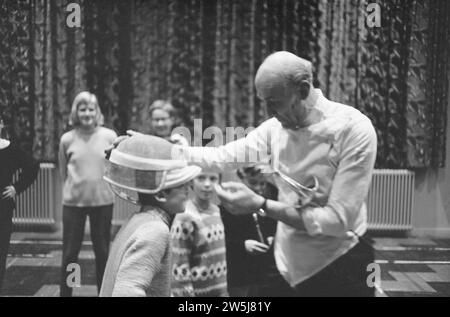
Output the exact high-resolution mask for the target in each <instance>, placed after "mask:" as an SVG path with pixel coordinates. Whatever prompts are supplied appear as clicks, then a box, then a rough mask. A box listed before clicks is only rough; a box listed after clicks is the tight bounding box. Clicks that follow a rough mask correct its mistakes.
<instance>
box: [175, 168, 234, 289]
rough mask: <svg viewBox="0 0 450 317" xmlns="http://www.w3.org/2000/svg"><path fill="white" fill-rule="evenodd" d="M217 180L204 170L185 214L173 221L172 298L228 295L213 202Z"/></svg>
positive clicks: (219, 222) (220, 230) (217, 212)
mask: <svg viewBox="0 0 450 317" xmlns="http://www.w3.org/2000/svg"><path fill="white" fill-rule="evenodd" d="M219 178H220V174H219V173H216V172H214V171H207V170H203V171H202V173H201V174H200V175H199V176H197V177H196V178H195V179H194V181H193V184H192V191H193V198H192V199H191V200H189V201H188V203H187V204H186V210H185V212H184V213H183V214H178V215H177V216H176V217H175V220H174V222H173V225H172V230H171V233H172V252H173V266H172V296H175V297H194V296H196V297H197V296H198V297H223V296H228V292H227V264H226V255H225V234H224V228H223V223H222V219H221V217H220V210H219V207H218V206H217V205H215V204H214V202H213V198H214V185H215V184H217V183H218V182H219Z"/></svg>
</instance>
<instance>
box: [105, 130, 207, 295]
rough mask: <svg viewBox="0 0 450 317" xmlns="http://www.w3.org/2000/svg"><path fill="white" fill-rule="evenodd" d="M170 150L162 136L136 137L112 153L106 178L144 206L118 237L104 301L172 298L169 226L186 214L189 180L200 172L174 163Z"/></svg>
mask: <svg viewBox="0 0 450 317" xmlns="http://www.w3.org/2000/svg"><path fill="white" fill-rule="evenodd" d="M172 146H173V145H172V144H171V143H170V142H168V141H166V140H164V139H161V138H158V137H154V136H148V135H137V136H133V137H131V138H129V139H127V140H125V141H123V142H121V143H120V144H119V146H118V147H117V148H116V149H114V150H112V152H111V154H110V157H109V162H108V166H107V171H106V174H105V177H104V178H105V180H106V181H107V182H108V183H110V185H111V187H112V188H113V190H114V192H115V193H116V194H117V195H119V196H120V197H122V198H126V199H128V200H131V201H134V202H136V203H138V204H140V205H141V208H140V211H139V212H138V213H135V214H133V215H132V216H131V217H130V219H129V221H128V222H127V223H126V224H125V225H124V226H123V227H122V229H121V230H120V231H119V233H118V234H117V236H116V239H115V241H114V243H113V246H112V250H111V252H110V255H109V258H108V263H107V266H106V270H105V275H104V278H103V284H102V289H101V292H100V296H102V297H109V296H121V297H122V296H133V297H141V296H154V297H156V296H166V297H167V296H170V263H171V242H170V241H171V238H170V227H171V224H172V221H173V218H174V216H175V215H176V214H177V213H181V212H183V211H184V210H185V204H186V201H187V199H188V192H189V182H190V181H191V180H192V179H194V178H195V177H196V176H197V175H198V174H199V173H200V172H201V169H200V168H199V167H197V166H187V164H186V162H184V161H181V160H174V159H172ZM133 195H134V197H132V196H133Z"/></svg>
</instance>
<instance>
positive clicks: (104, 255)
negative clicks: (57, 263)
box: [60, 205, 113, 297]
mask: <svg viewBox="0 0 450 317" xmlns="http://www.w3.org/2000/svg"><path fill="white" fill-rule="evenodd" d="M112 213H113V205H107V206H98V207H70V206H63V256H62V270H61V284H60V295H61V296H62V297H69V296H72V288H71V287H69V286H68V285H67V284H68V283H67V278H68V277H69V275H70V274H71V273H72V272H73V271H71V270H68V269H67V266H68V265H69V264H71V263H77V262H78V255H79V253H80V249H81V246H82V243H83V237H84V226H85V223H86V217H87V216H89V222H90V225H91V239H92V245H93V249H94V254H95V266H96V277H97V287H98V290H99V291H100V288H101V284H102V280H103V274H104V272H105V266H106V261H107V260H108V253H109V243H110V239H111V220H112ZM81 275H83V269H82V268H81Z"/></svg>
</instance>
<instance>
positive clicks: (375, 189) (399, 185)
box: [13, 163, 414, 231]
mask: <svg viewBox="0 0 450 317" xmlns="http://www.w3.org/2000/svg"><path fill="white" fill-rule="evenodd" d="M61 186H62V185H61V181H60V179H59V175H58V171H57V168H56V167H55V165H54V164H50V163H43V164H41V168H40V171H39V174H38V177H37V180H36V182H35V183H34V184H33V185H32V186H31V187H30V188H28V189H27V190H26V191H25V192H24V193H22V194H21V195H20V196H19V197H18V199H17V200H16V204H17V208H16V211H15V213H14V218H13V223H14V225H15V229H16V230H36V229H39V228H49V227H51V228H53V227H54V226H55V225H56V223H57V222H58V220H59V221H60V219H61V215H59V217H56V213H57V212H60V211H61V199H60V197H59V196H60V195H61ZM55 195H57V196H58V197H55ZM413 199H414V172H410V171H407V170H375V171H374V175H373V178H372V184H371V187H370V190H369V194H368V197H367V211H368V224H369V229H370V230H374V231H398V230H401V231H404V230H410V229H412V210H413ZM137 210H138V207H137V206H135V205H133V204H131V203H129V202H127V201H125V200H123V199H121V198H118V197H116V202H115V205H114V215H113V224H116V225H120V224H122V223H124V222H125V221H126V220H127V219H128V217H129V216H130V215H131V214H132V213H133V212H135V211H137Z"/></svg>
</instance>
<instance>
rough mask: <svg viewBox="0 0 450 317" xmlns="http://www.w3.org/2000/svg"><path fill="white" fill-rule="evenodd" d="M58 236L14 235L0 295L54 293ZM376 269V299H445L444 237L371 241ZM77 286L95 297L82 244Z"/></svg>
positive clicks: (449, 288) (448, 265)
mask: <svg viewBox="0 0 450 317" xmlns="http://www.w3.org/2000/svg"><path fill="white" fill-rule="evenodd" d="M61 247H62V243H61V234H60V233H58V232H57V233H54V234H39V233H33V234H30V233H15V234H14V235H13V237H12V243H11V247H10V252H9V257H8V261H7V273H6V278H5V283H4V287H3V292H2V296H45V297H53V296H58V295H59V286H58V284H59V275H60V265H61V254H62V252H61ZM374 249H375V252H376V263H377V264H379V267H380V269H381V283H380V285H379V286H378V287H377V296H379V297H384V296H433V297H434V296H450V239H448V240H443V239H442V240H438V239H412V238H409V239H405V238H375V239H374ZM79 264H80V267H81V287H80V288H75V289H74V296H83V297H84V296H87V297H93V296H97V288H96V286H95V269H94V254H93V252H92V244H91V242H90V241H89V239H86V240H85V241H84V243H83V247H82V251H81V254H80V259H79Z"/></svg>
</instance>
